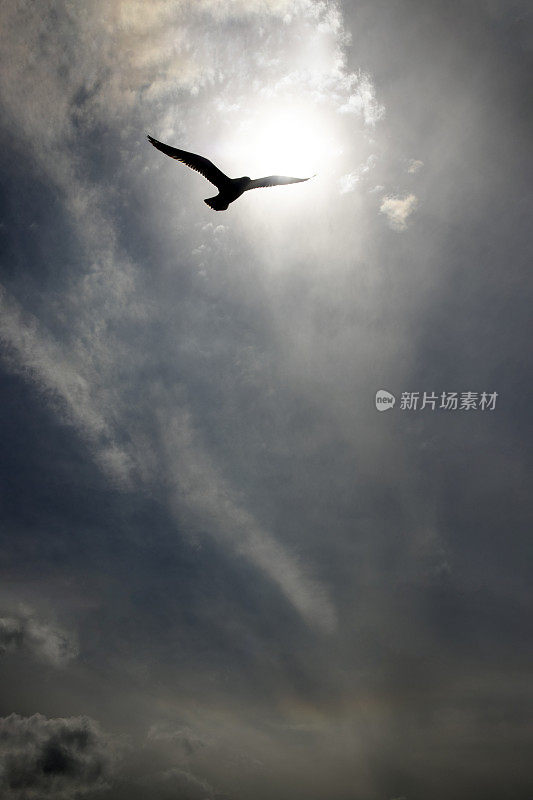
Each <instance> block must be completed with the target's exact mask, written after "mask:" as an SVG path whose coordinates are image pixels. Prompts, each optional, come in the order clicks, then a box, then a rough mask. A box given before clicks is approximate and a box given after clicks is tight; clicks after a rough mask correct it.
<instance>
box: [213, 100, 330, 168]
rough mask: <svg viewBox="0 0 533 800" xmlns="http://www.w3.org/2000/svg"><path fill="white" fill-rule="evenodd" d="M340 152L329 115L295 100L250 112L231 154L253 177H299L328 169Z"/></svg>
mask: <svg viewBox="0 0 533 800" xmlns="http://www.w3.org/2000/svg"><path fill="white" fill-rule="evenodd" d="M339 152H340V144H339V141H338V136H337V130H336V127H335V126H334V125H332V124H331V121H329V120H328V118H327V115H324V114H323V113H322V114H320V113H318V112H317V111H315V110H314V109H312V108H309V107H307V108H305V107H302V106H301V105H300V106H298V105H296V104H295V105H293V107H292V108H291V107H290V106H289V105H287V106H285V107H284V108H283V109H281V110H279V109H276V110H274V109H273V108H267V109H261V110H257V111H255V112H253V113H250V114H249V115H248V116H247V118H246V119H244V120H243V121H242V122H241V124H240V125H239V127H238V129H237V132H236V135H235V137H234V139H233V141H232V143H231V145H230V153H229V154H230V155H231V157H232V160H235V162H236V163H238V162H240V163H241V164H242V167H243V168H244V169H245V170H246V174H247V175H249V176H250V177H252V178H254V177H260V176H263V175H272V174H274V175H291V176H293V177H297V178H300V177H308V176H310V175H314V174H316V173H319V172H321V171H323V170H325V169H327V166H328V164H329V163H330V162H331V160H332V159H333V158H335V156H336V155H338V153H339Z"/></svg>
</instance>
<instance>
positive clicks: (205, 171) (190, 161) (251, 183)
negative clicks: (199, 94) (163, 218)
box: [148, 136, 314, 211]
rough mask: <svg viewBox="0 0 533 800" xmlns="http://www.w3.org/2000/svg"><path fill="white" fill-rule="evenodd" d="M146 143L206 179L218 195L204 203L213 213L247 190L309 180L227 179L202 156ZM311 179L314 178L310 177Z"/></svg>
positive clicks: (276, 177)
mask: <svg viewBox="0 0 533 800" xmlns="http://www.w3.org/2000/svg"><path fill="white" fill-rule="evenodd" d="M148 141H149V142H151V143H152V144H153V146H154V147H156V148H157V149H158V150H161V152H162V153H165V155H167V156H170V158H174V159H176V161H181V163H182V164H186V165H187V166H188V167H190V168H191V169H194V170H196V172H199V173H200V175H203V176H204V178H207V180H208V181H210V182H211V183H212V184H213V185H214V186H216V187H217V189H218V194H217V195H215V196H214V197H208V198H207V199H206V200H204V203H207V205H208V206H209V207H210V208H213V209H214V210H215V211H225V210H226V209H227V207H228V206H229V204H230V203H233V201H234V200H236V199H237V198H238V197H240V196H241V194H243V193H244V192H247V191H248V189H260V188H262V187H266V186H282V185H283V184H286V183H303V182H304V181H308V180H309V178H289V177H287V176H286V175H268V176H267V177H265V178H256V179H255V180H252V179H251V178H248V177H247V176H245V177H244V178H228V176H227V175H224V173H223V172H222V171H221V170H219V168H218V167H215V165H214V164H213V163H212V162H211V161H209V159H207V158H204V157H203V156H197V155H196V153H188V152H187V151H186V150H178V148H177V147H171V146H170V145H169V144H164V143H163V142H158V141H157V139H154V138H153V136H148ZM311 177H314V175H312V176H311Z"/></svg>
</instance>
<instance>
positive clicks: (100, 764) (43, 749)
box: [0, 714, 112, 800]
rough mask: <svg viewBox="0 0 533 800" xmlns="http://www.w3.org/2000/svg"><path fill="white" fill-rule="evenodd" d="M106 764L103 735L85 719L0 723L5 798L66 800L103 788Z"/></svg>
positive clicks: (16, 717)
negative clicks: (52, 799) (53, 799)
mask: <svg viewBox="0 0 533 800" xmlns="http://www.w3.org/2000/svg"><path fill="white" fill-rule="evenodd" d="M111 762H112V756H111V751H110V749H109V743H108V741H107V740H106V737H105V736H104V735H103V734H102V732H101V731H100V729H99V728H98V726H97V725H96V724H95V723H94V722H93V721H92V720H90V719H88V718H86V717H71V718H69V719H47V718H46V717H43V716H42V715H41V714H35V715H33V716H32V717H21V716H19V715H18V714H11V715H10V716H9V717H4V718H1V719H0V764H1V770H0V786H1V788H2V792H3V795H2V796H3V797H5V798H6V799H7V800H19V798H20V799H21V800H22V798H35V800H41V798H43V799H44V798H48V797H54V798H61V799H62V800H70V798H74V797H79V796H81V795H83V794H85V793H86V792H89V791H93V790H95V789H102V788H105V786H106V778H107V775H108V773H109V770H110V766H111Z"/></svg>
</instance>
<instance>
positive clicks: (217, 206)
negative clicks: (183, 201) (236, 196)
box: [204, 194, 229, 211]
mask: <svg viewBox="0 0 533 800" xmlns="http://www.w3.org/2000/svg"><path fill="white" fill-rule="evenodd" d="M204 203H207V205H208V206H209V208H212V209H213V210H214V211H225V210H226V209H227V207H228V205H229V203H227V202H226V200H224V198H223V197H222V196H221V195H220V194H217V195H215V197H208V198H207V200H204Z"/></svg>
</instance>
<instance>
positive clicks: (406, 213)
mask: <svg viewBox="0 0 533 800" xmlns="http://www.w3.org/2000/svg"><path fill="white" fill-rule="evenodd" d="M417 205H418V200H417V198H416V197H415V195H414V194H408V195H405V196H404V197H397V196H395V195H389V196H387V197H384V198H383V201H382V203H381V206H380V209H379V210H380V212H381V213H382V214H385V216H386V217H387V219H388V221H389V226H390V227H391V228H392V230H393V231H405V230H407V220H408V218H409V217H410V216H411V214H412V213H413V211H414V210H415V209H416V207H417Z"/></svg>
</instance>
